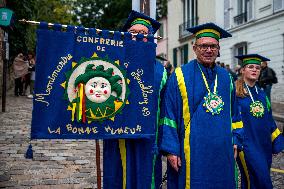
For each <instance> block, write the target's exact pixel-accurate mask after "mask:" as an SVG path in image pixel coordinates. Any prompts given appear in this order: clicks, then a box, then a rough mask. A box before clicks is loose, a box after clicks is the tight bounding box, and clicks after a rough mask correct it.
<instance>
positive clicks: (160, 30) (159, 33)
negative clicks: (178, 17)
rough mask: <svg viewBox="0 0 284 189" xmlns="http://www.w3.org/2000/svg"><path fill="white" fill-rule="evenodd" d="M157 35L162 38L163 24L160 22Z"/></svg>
mask: <svg viewBox="0 0 284 189" xmlns="http://www.w3.org/2000/svg"><path fill="white" fill-rule="evenodd" d="M158 35H159V36H160V37H162V38H164V24H163V23H161V26H160V28H159V31H158Z"/></svg>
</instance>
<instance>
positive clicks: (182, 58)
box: [173, 44, 188, 68]
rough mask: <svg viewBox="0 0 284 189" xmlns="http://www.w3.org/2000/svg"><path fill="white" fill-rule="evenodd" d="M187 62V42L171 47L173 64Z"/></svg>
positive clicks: (178, 64) (179, 64)
mask: <svg viewBox="0 0 284 189" xmlns="http://www.w3.org/2000/svg"><path fill="white" fill-rule="evenodd" d="M187 62H188V44H185V45H183V46H180V47H177V48H174V49H173V65H174V67H175V68H176V67H177V66H182V65H184V64H186V63H187Z"/></svg>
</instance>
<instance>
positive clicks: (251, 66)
mask: <svg viewBox="0 0 284 189" xmlns="http://www.w3.org/2000/svg"><path fill="white" fill-rule="evenodd" d="M246 67H247V68H248V69H249V70H253V69H254V68H255V69H256V70H257V71H260V69H261V67H260V66H258V65H252V64H251V65H247V66H246Z"/></svg>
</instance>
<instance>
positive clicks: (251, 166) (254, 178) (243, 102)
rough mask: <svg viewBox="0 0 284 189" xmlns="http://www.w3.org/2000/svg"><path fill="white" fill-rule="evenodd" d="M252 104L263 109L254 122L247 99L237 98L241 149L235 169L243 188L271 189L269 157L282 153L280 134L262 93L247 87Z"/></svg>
mask: <svg viewBox="0 0 284 189" xmlns="http://www.w3.org/2000/svg"><path fill="white" fill-rule="evenodd" d="M249 89H250V91H251V93H252V96H253V98H254V100H255V101H260V102H261V103H262V104H263V106H264V110H265V111H264V115H263V116H262V117H259V118H256V117H254V116H253V115H252V114H251V113H250V104H251V103H252V100H251V98H250V96H246V97H245V98H241V97H238V98H237V100H238V105H239V109H240V112H241V117H242V120H243V123H244V148H243V151H242V152H240V153H239V154H238V159H237V160H238V165H239V168H240V171H241V175H242V179H241V180H242V188H250V189H262V188H263V189H269V188H273V186H272V182H271V178H270V168H271V163H272V154H276V153H279V152H280V151H281V150H283V149H284V139H283V138H284V137H283V136H282V135H281V134H280V131H279V129H278V128H277V126H276V124H275V121H274V120H273V117H272V111H271V107H270V102H269V100H268V99H267V97H266V95H265V93H264V91H262V90H261V89H260V88H258V87H257V89H258V90H257V91H258V93H257V92H256V89H255V87H249Z"/></svg>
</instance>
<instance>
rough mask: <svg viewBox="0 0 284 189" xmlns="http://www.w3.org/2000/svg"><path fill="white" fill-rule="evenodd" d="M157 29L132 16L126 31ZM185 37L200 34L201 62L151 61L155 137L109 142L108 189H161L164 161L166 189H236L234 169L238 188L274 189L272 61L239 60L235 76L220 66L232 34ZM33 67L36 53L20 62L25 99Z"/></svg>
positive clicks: (276, 142)
mask: <svg viewBox="0 0 284 189" xmlns="http://www.w3.org/2000/svg"><path fill="white" fill-rule="evenodd" d="M159 27H160V23H159V22H157V21H156V20H154V19H152V18H150V17H148V16H146V15H144V14H141V13H138V12H136V11H132V12H131V14H130V16H129V18H128V20H127V21H126V24H125V26H124V28H123V31H124V32H126V31H128V32H130V33H134V34H137V33H139V34H144V35H148V34H155V32H156V31H157V30H158V28H159ZM188 31H189V32H191V33H193V34H194V35H195V42H194V45H193V51H194V53H195V55H196V59H193V60H191V61H190V62H189V63H187V64H184V65H183V66H182V67H178V68H176V69H175V70H174V69H173V66H172V65H171V64H170V62H169V61H167V62H166V63H165V64H164V67H162V64H160V63H159V62H155V63H154V70H155V71H154V72H155V76H156V77H155V81H154V82H155V83H154V84H153V86H154V88H155V89H156V91H159V99H161V100H159V101H158V104H157V105H156V106H157V107H160V108H161V110H160V111H158V114H157V117H158V119H157V122H156V123H155V130H156V133H155V136H154V137H153V138H150V139H113V140H105V141H104V150H103V153H104V159H103V164H104V165H103V169H104V170H103V173H104V179H103V184H104V187H103V188H105V189H112V188H117V189H126V188H131V189H132V188H135V189H145V188H147V189H148V188H159V187H160V185H161V183H162V175H161V174H162V167H161V156H162V155H164V156H165V157H166V158H167V186H168V188H169V189H189V188H191V189H203V188H206V189H209V188H218V189H233V188H236V183H237V182H236V180H237V179H238V178H237V175H236V172H237V169H236V165H238V166H239V169H240V172H241V188H243V189H245V188H246V189H247V188H248V189H249V188H250V189H259V188H264V189H272V188H273V186H272V182H271V178H270V168H271V163H272V154H277V153H279V152H281V151H283V150H284V137H283V135H281V132H280V130H279V129H278V128H277V125H276V124H275V121H274V120H273V117H272V110H271V104H270V92H271V87H272V84H274V83H277V78H276V75H275V72H274V71H273V70H272V69H271V68H268V67H267V61H269V59H268V58H265V57H263V56H260V55H258V54H248V55H243V56H237V57H236V58H238V59H240V60H241V62H242V63H241V65H239V66H238V67H237V68H236V70H235V71H232V70H231V68H230V66H229V65H226V66H225V64H224V63H220V65H218V64H217V62H216V59H217V57H218V56H219V50H220V44H219V40H220V39H222V38H228V37H232V35H231V34H230V33H228V32H227V31H225V30H224V29H222V28H220V27H219V26H217V25H215V24H213V23H207V24H203V25H198V26H195V27H192V28H188ZM133 40H136V39H135V37H133ZM143 41H144V42H147V38H145V39H144V40H143ZM34 65H35V59H34V55H33V54H29V55H28V57H25V56H24V55H23V54H22V53H20V54H19V55H18V56H17V57H16V58H15V61H14V71H15V95H16V96H19V95H25V94H26V89H27V87H28V86H30V88H31V91H30V94H33V81H34V71H33V70H32V69H31V67H34ZM164 78H168V79H167V80H166V84H165V80H164ZM31 81H32V82H31ZM257 83H258V84H257ZM130 119H131V118H130ZM149 125H150V124H149ZM151 125H152V124H151Z"/></svg>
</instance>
